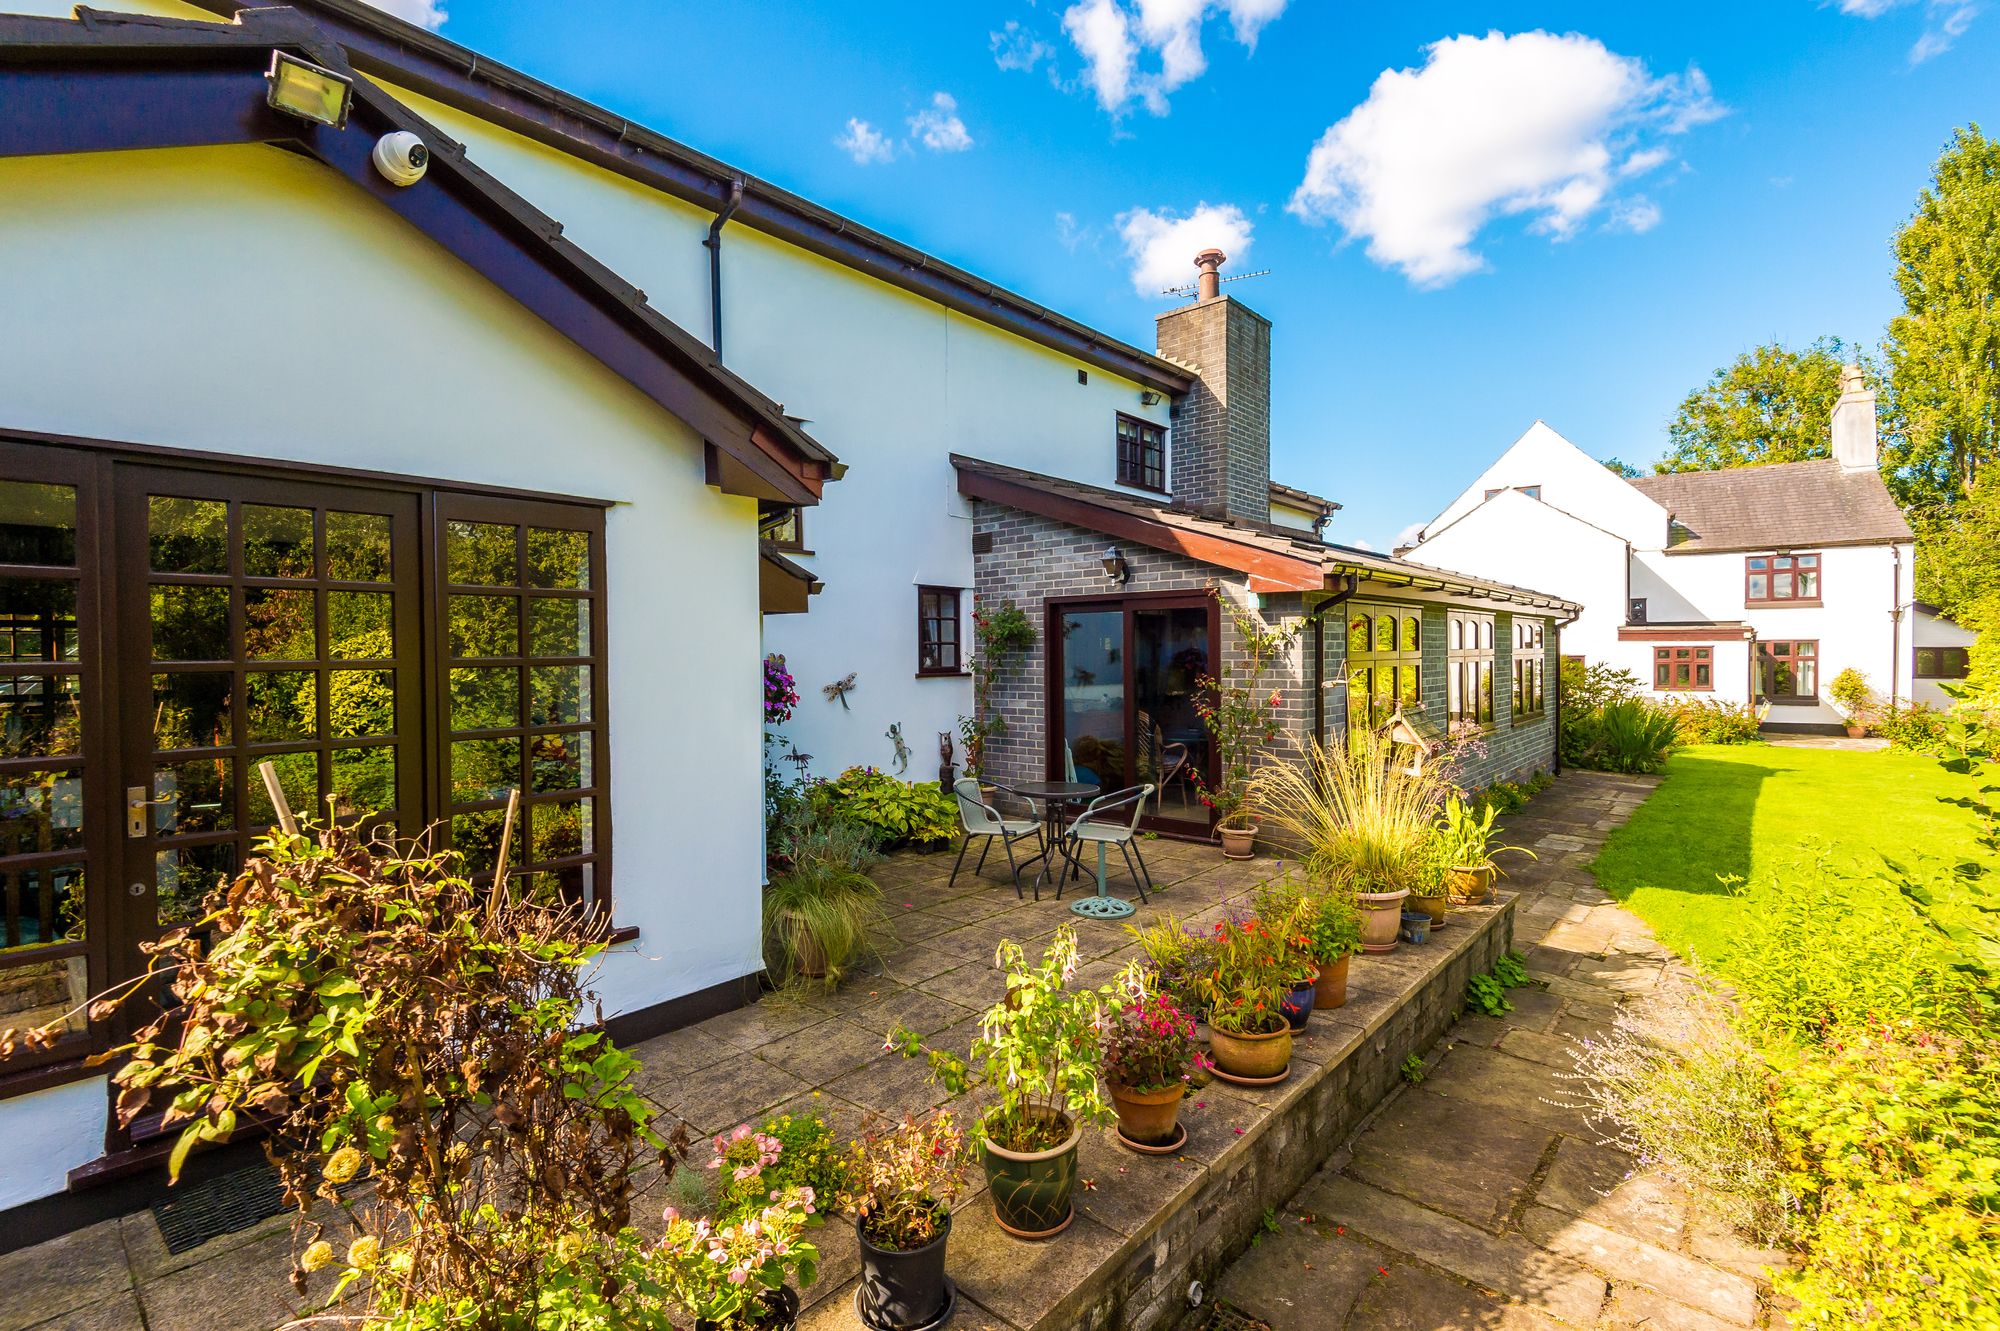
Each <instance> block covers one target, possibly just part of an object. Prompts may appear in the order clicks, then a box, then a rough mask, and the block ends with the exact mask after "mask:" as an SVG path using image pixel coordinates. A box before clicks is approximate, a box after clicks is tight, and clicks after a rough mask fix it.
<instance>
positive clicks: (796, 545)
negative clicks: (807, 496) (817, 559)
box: [764, 507, 812, 555]
mask: <svg viewBox="0 0 2000 1331" xmlns="http://www.w3.org/2000/svg"><path fill="white" fill-rule="evenodd" d="M769 521H770V523H771V525H770V527H769V529H768V530H767V531H766V533H765V536H764V539H765V540H767V541H769V542H770V543H771V544H772V546H774V547H775V548H777V549H779V550H783V551H785V552H786V553H788V554H795V555H809V554H811V553H812V551H810V550H808V549H806V511H805V509H803V508H797V507H794V508H790V509H787V510H786V511H785V513H784V514H783V515H782V516H780V517H777V518H773V519H770V520H769ZM786 528H790V529H791V534H790V535H788V536H781V535H779V534H778V533H780V532H782V531H784V530H785V529H786Z"/></svg>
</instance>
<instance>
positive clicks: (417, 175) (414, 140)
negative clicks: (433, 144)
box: [371, 129, 431, 185]
mask: <svg viewBox="0 0 2000 1331" xmlns="http://www.w3.org/2000/svg"><path fill="white" fill-rule="evenodd" d="M371 157H372V158H373V160H374V162H375V169H376V170H377V171H379V172H381V173H382V178H383V179H384V180H386V181H388V182H389V183H390V184H391V185H414V184H416V183H417V182H418V181H419V180H422V179H423V178H424V169H425V168H426V167H428V166H429V165H430V164H431V150H430V149H429V148H426V147H425V146H424V141H423V140H422V139H420V138H418V137H417V136H416V135H415V134H412V133H411V132H410V131H409V130H407V129H399V130H397V131H396V132H395V133H394V134H384V135H383V136H382V137H381V138H379V139H377V140H375V151H374V152H373V153H372V154H371Z"/></svg>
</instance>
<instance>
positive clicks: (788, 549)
mask: <svg viewBox="0 0 2000 1331" xmlns="http://www.w3.org/2000/svg"><path fill="white" fill-rule="evenodd" d="M771 548H772V549H773V550H775V551H777V552H778V553H779V554H781V555H791V556H793V557H795V558H796V557H799V556H804V557H806V558H811V557H812V556H813V555H816V554H818V553H819V551H817V550H808V549H806V548H805V547H804V546H803V545H774V546H772V547H771Z"/></svg>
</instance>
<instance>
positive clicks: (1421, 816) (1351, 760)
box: [1251, 728, 1452, 892]
mask: <svg viewBox="0 0 2000 1331" xmlns="http://www.w3.org/2000/svg"><path fill="white" fill-rule="evenodd" d="M1299 748H1300V750H1301V753H1302V756H1303V761H1299V762H1280V763H1269V764H1266V765H1265V766H1263V767H1260V768H1258V769H1257V774H1256V776H1255V777H1254V778H1253V779H1252V782H1251V786H1252V798H1253V799H1254V800H1255V801H1256V803H1257V807H1258V808H1259V809H1260V810H1262V811H1263V813H1264V815H1265V819H1266V822H1267V823H1268V824H1269V825H1270V826H1271V827H1273V828H1275V829H1276V830H1277V831H1278V833H1279V834H1280V835H1281V837H1283V838H1284V839H1286V840H1288V841H1290V842H1291V843H1292V844H1293V845H1294V847H1295V848H1296V849H1297V850H1298V852H1299V854H1300V857H1301V861H1302V863H1303V865H1304V868H1305V871H1306V874H1307V877H1308V878H1309V879H1311V881H1312V882H1313V884H1315V885H1318V886H1333V885H1338V886H1342V887H1346V888H1348V889H1350V890H1353V891H1359V892H1395V891H1399V890H1402V889H1406V888H1414V887H1416V886H1417V885H1418V879H1419V877H1420V875H1421V873H1422V869H1423V864H1424V857H1425V852H1426V850H1427V848H1428V844H1429V841H1430V837H1431V830H1432V826H1433V824H1434V823H1435V822H1436V821H1437V817H1438V812H1439V809H1440V808H1441V807H1442V805H1443V803H1444V800H1445V797H1446V796H1447V795H1448V794H1450V793H1451V791H1452V787H1451V784H1450V782H1449V781H1447V780H1446V779H1445V778H1444V777H1442V776H1440V775H1439V774H1438V773H1437V772H1436V771H1435V770H1434V769H1433V768H1432V767H1431V766H1429V765H1426V764H1420V763H1416V762H1413V761H1411V756H1410V755H1409V754H1408V753H1406V752H1402V751H1400V750H1399V749H1398V747H1397V746H1396V745H1395V744H1394V743H1392V742H1391V741H1390V739H1389V736H1388V733H1387V731H1384V730H1372V729H1360V728H1357V729H1355V730H1352V731H1350V732H1349V733H1348V735H1347V737H1346V738H1345V739H1342V740H1336V741H1334V742H1331V743H1324V744H1323V743H1320V742H1319V741H1317V740H1313V739H1310V738H1308V739H1304V740H1301V741H1300V742H1299Z"/></svg>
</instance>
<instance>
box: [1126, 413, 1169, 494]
mask: <svg viewBox="0 0 2000 1331" xmlns="http://www.w3.org/2000/svg"><path fill="white" fill-rule="evenodd" d="M1118 483H1119V484H1120V485H1130V486H1133V487H1135V488H1137V489H1140V490H1153V491H1157V492H1161V493H1164V492H1165V491H1166V488H1167V432H1166V430H1165V429H1163V428H1162V427H1160V426H1158V425H1155V424H1153V423H1152V422H1151V421H1142V420H1140V419H1139V418H1138V417H1137V416H1126V415H1122V414H1121V415H1120V416H1119V417H1118Z"/></svg>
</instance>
